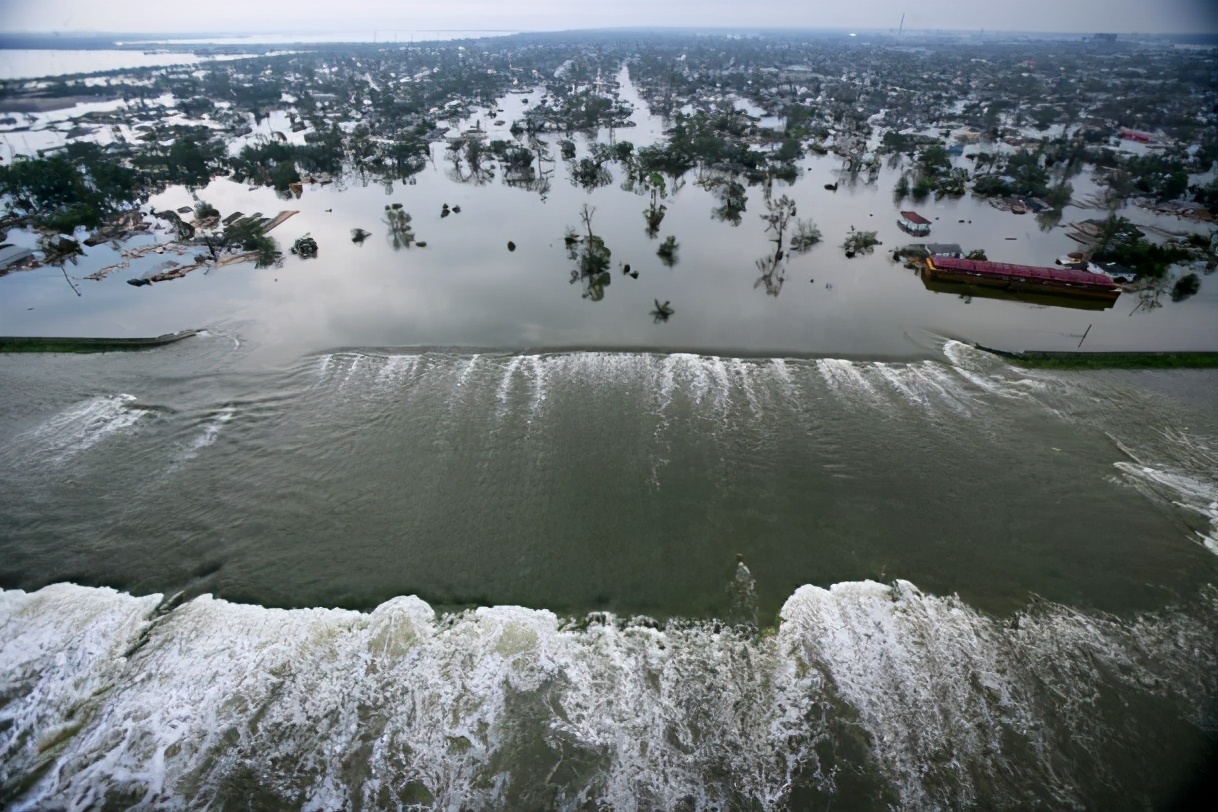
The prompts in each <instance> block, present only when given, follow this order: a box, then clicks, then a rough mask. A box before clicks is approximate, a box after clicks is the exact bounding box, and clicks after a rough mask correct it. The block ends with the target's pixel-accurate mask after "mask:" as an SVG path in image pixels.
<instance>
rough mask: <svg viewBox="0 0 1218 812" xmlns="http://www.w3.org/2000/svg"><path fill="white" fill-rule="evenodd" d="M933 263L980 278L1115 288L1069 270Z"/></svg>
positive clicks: (1094, 276)
mask: <svg viewBox="0 0 1218 812" xmlns="http://www.w3.org/2000/svg"><path fill="white" fill-rule="evenodd" d="M933 262H934V263H935V267H936V268H941V269H943V270H945V271H964V272H965V273H975V274H980V275H981V276H1017V277H1020V278H1022V279H1035V280H1038V281H1041V282H1062V283H1064V284H1068V285H1092V286H1095V287H1101V288H1115V287H1116V283H1115V282H1113V281H1112V280H1111V279H1109V278H1108V277H1107V276H1105V275H1103V274H1098V273H1088V272H1087V271H1075V270H1071V269H1069V268H1037V267H1035V266H1032V265H1011V264H1009V263H1006V262H982V261H981V260H976V259H953V258H951V257H935V258H934V260H933Z"/></svg>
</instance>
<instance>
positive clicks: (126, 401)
mask: <svg viewBox="0 0 1218 812" xmlns="http://www.w3.org/2000/svg"><path fill="white" fill-rule="evenodd" d="M134 404H135V395H127V394H119V395H99V396H98V397H94V398H91V399H89V400H86V401H84V402H83V403H78V404H76V405H75V406H72V407H70V408H68V409H65V410H64V411H62V412H60V413H59V414H57V415H55V416H54V417H52V418H50V419H49V420H47V421H46V422H45V423H43V424H42V425H40V426H38V427H37V428H35V429H34V430H32V431H30V432H28V433H27V434H26V435H25V436H24V437H22V438H20V440H21V441H24V442H23V443H22V444H23V445H26V446H29V447H32V448H33V449H34V450H36V452H37V453H39V454H43V455H46V456H48V457H50V458H51V459H52V460H53V461H54V462H56V463H63V462H67V461H68V460H70V459H72V458H73V457H75V456H77V455H78V454H80V453H82V452H84V451H87V450H89V449H90V448H92V447H93V446H95V445H97V444H98V443H100V442H101V441H102V440H105V439H106V438H107V437H109V436H110V435H112V434H116V433H119V432H123V431H126V430H127V429H130V428H132V427H133V426H134V425H135V424H136V422H138V421H139V419H140V418H141V417H143V416H144V415H145V414H147V410H146V409H143V408H140V407H138V406H135V405H134Z"/></svg>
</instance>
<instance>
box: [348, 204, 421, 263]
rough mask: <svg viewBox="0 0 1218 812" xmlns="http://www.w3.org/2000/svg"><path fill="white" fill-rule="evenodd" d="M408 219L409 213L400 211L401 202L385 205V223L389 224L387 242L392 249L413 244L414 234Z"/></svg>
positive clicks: (399, 248)
mask: <svg viewBox="0 0 1218 812" xmlns="http://www.w3.org/2000/svg"><path fill="white" fill-rule="evenodd" d="M410 219H411V218H410V215H409V214H407V213H406V212H404V211H402V204H401V203H393V204H392V205H388V206H386V207H385V225H387V226H389V242H390V243H391V244H392V245H393V250H395V251H400V250H401V249H403V248H409V247H411V246H412V245H414V243H415V235H414V230H413V229H411V227H410ZM361 242H362V240H361Z"/></svg>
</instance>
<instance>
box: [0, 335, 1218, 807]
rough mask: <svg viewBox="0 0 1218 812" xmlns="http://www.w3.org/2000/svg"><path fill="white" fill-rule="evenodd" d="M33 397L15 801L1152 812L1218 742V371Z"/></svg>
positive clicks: (904, 370)
mask: <svg viewBox="0 0 1218 812" xmlns="http://www.w3.org/2000/svg"><path fill="white" fill-rule="evenodd" d="M0 376H3V379H4V381H5V384H4V386H3V388H2V390H0V482H2V483H3V484H2V487H0V517H2V522H0V586H3V587H5V590H6V591H0V805H5V806H12V807H13V808H17V809H41V808H71V809H93V808H125V807H127V806H132V805H134V806H139V807H146V808H175V807H176V808H203V807H209V808H222V809H229V808H232V809H236V808H242V809H245V808H251V807H252V808H259V809H273V808H285V809H287V808H291V809H297V808H305V809H345V808H363V809H383V808H435V809H451V810H459V809H485V808H505V809H543V808H545V809H549V808H561V809H596V808H610V809H729V808H730V809H740V808H756V809H780V808H795V809H802V808H817V809H822V808H830V807H831V808H861V809H883V808H912V809H927V808H961V807H974V808H986V809H997V808H1007V809H1030V808H1045V809H1060V808H1106V809H1115V808H1145V807H1147V806H1151V807H1156V806H1164V805H1168V804H1170V803H1172V802H1173V799H1174V798H1176V796H1177V794H1178V793H1179V792H1180V791H1181V788H1182V787H1186V786H1187V785H1188V782H1189V781H1190V780H1192V779H1193V778H1194V777H1195V775H1196V774H1197V772H1198V770H1199V769H1201V765H1203V764H1204V763H1205V760H1206V759H1207V758H1209V757H1212V756H1213V753H1214V749H1213V748H1214V738H1213V737H1214V732H1215V730H1216V729H1218V686H1216V684H1215V683H1216V679H1218V651H1216V642H1215V641H1216V637H1218V590H1216V588H1215V584H1216V583H1218V555H1216V553H1218V476H1216V472H1218V418H1216V417H1215V414H1214V413H1213V411H1212V404H1213V403H1214V402H1215V400H1216V395H1218V378H1215V376H1214V374H1213V373H1212V372H1208V371H1195V372H1190V371H1178V372H1164V373H1149V372H1145V373H1130V372H1111V373H1073V372H1071V373H1067V372H1044V371H1028V370H1021V369H1017V368H1014V367H1010V366H1007V365H1006V364H1005V363H1003V362H1002V361H1000V360H999V359H996V358H994V357H993V356H990V355H988V354H987V353H984V352H981V351H978V350H975V349H973V348H972V347H969V346H967V345H964V344H961V343H958V342H955V341H948V342H946V343H945V344H944V343H942V342H940V343H939V345H938V347H937V349H936V350H935V351H934V352H933V353H930V354H928V355H927V357H924V358H919V359H912V360H907V361H902V362H883V361H864V360H852V361H850V360H841V359H832V358H819V359H816V358H812V359H803V358H763V359H753V358H732V357H720V356H711V355H698V354H679V353H678V354H660V353H621V352H555V353H542V354H534V355H529V354H514V353H507V352H492V351H486V352H481V353H476V352H471V351H466V350H461V351H448V350H441V349H425V350H418V351H403V350H397V349H395V350H388V349H386V350H378V349H350V350H339V351H332V352H326V353H321V354H317V355H310V356H307V357H305V358H303V359H300V360H299V361H297V362H293V363H289V364H286V365H278V364H277V363H275V364H268V363H266V362H264V361H257V360H255V359H254V356H253V355H251V354H250V353H249V351H248V348H247V347H245V346H243V344H242V342H241V340H240V339H239V337H237V336H236V335H230V334H229V333H227V332H226V331H221V330H213V331H212V332H211V333H210V334H207V335H204V336H201V337H199V338H196V339H191V340H189V341H186V342H182V343H180V344H177V345H173V346H171V347H168V348H165V349H163V350H158V351H156V352H154V353H148V354H108V355H101V356H45V357H28V356H26V357H23V356H12V355H9V356H0ZM119 590H121V591H119ZM335 607H342V608H335Z"/></svg>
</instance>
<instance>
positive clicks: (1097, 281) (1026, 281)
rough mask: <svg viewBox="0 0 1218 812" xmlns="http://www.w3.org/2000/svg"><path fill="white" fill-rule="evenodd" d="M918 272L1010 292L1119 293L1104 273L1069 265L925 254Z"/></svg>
mask: <svg viewBox="0 0 1218 812" xmlns="http://www.w3.org/2000/svg"><path fill="white" fill-rule="evenodd" d="M922 273H923V275H924V276H925V278H926V279H929V280H931V281H935V282H947V283H953V284H962V285H977V286H979V287H985V288H996V289H999V290H1007V291H1011V292H1013V293H1051V294H1054V295H1057V296H1072V297H1078V298H1083V299H1093V300H1097V301H1101V302H1107V303H1109V304H1111V303H1112V302H1115V301H1116V299H1117V297H1118V296H1120V295H1121V289H1120V288H1119V287H1118V286H1117V284H1116V283H1115V282H1113V281H1112V280H1111V279H1109V278H1108V277H1107V276H1105V275H1103V274H1096V273H1089V272H1087V271H1079V270H1074V269H1070V268H1037V267H1035V266H1032V265H1012V264H1009V263H1006V262H985V261H982V260H975V259H955V258H953V257H929V258H928V259H927V260H926V269H925V270H924V271H923V272H922Z"/></svg>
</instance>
